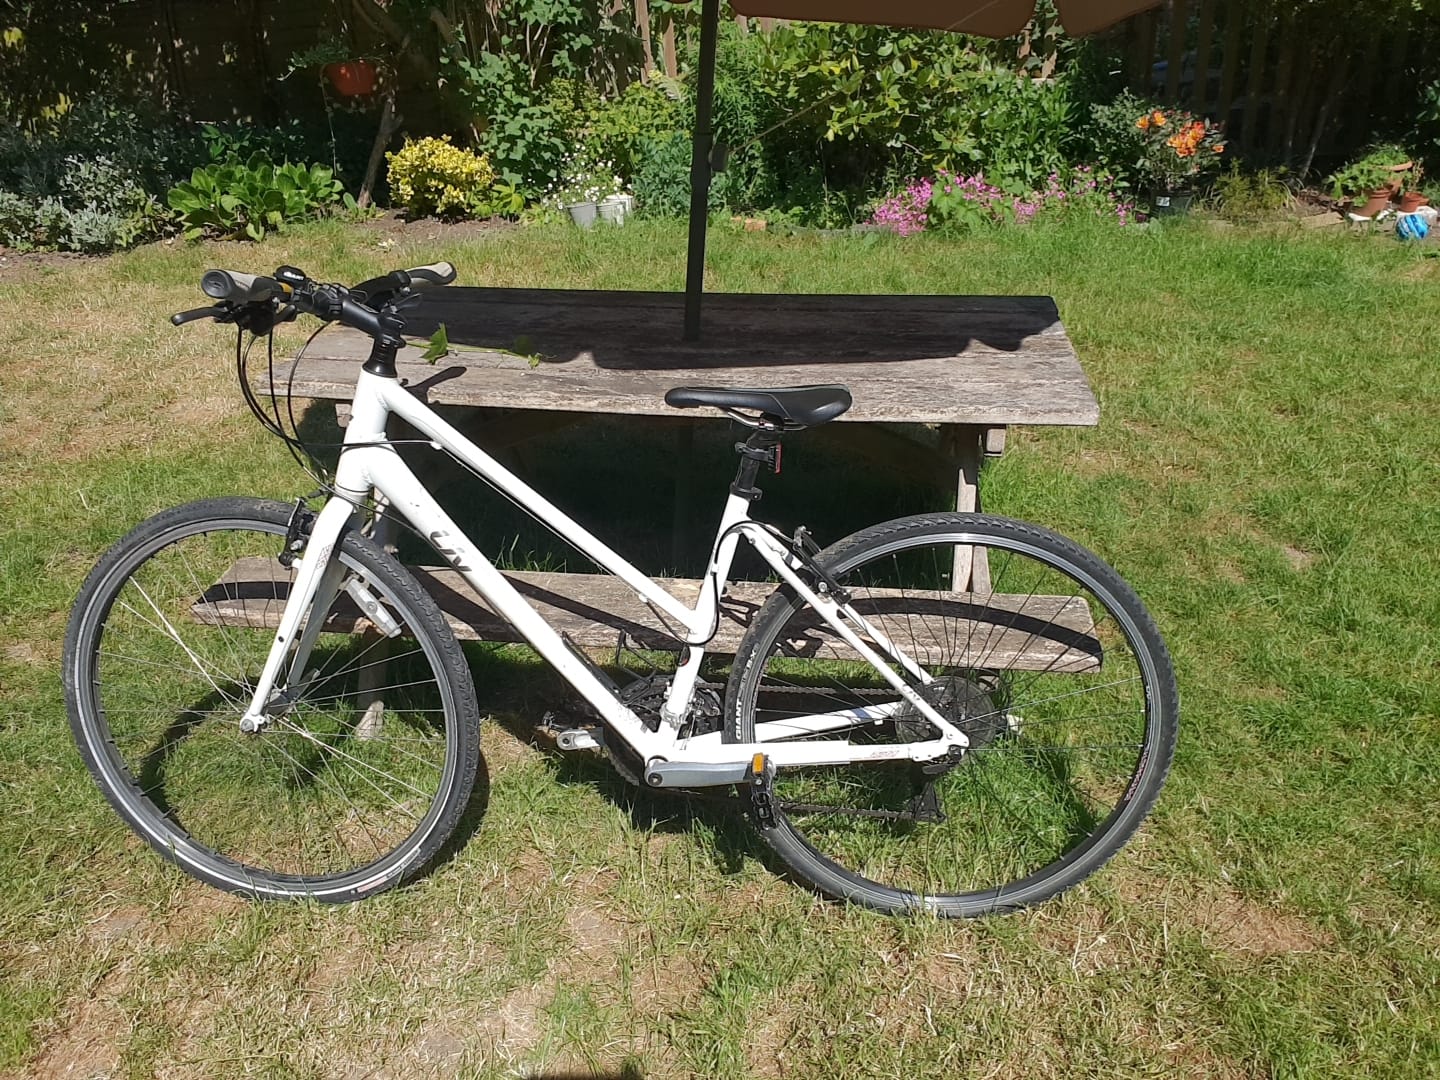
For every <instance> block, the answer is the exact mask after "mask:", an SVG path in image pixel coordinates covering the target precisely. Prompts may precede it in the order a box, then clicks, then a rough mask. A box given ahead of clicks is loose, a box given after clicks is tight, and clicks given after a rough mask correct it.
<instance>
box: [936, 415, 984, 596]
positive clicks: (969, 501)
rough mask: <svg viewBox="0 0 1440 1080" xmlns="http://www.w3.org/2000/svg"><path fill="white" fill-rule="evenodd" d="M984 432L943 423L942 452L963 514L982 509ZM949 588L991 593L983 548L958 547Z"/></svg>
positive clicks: (957, 505) (959, 590) (965, 426)
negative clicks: (948, 463)
mask: <svg viewBox="0 0 1440 1080" xmlns="http://www.w3.org/2000/svg"><path fill="white" fill-rule="evenodd" d="M985 431H986V429H985V428H977V427H973V426H971V425H969V424H943V425H941V428H940V453H941V454H942V455H943V456H944V457H945V458H946V459H947V460H948V461H949V462H950V463H951V464H952V466H953V468H954V469H955V472H956V484H955V509H956V510H957V511H958V512H960V513H978V512H979V510H980V462H981V460H982V459H983V457H984V451H985ZM950 587H951V588H952V589H953V590H954V591H955V592H976V593H988V592H989V591H990V562H989V559H988V558H987V555H986V552H985V550H984V549H983V548H975V547H972V546H970V545H969V544H957V545H956V546H955V561H954V565H953V567H952V569H951V574H950Z"/></svg>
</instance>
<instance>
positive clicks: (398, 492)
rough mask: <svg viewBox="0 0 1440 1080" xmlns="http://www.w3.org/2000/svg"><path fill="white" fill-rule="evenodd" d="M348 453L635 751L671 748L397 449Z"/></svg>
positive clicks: (650, 754)
mask: <svg viewBox="0 0 1440 1080" xmlns="http://www.w3.org/2000/svg"><path fill="white" fill-rule="evenodd" d="M350 455H354V456H357V457H359V458H360V459H361V462H360V463H363V468H364V470H365V473H366V476H367V478H368V479H369V481H370V484H371V486H373V487H375V488H376V489H377V490H379V491H380V493H381V494H383V495H384V496H385V497H386V498H387V499H389V500H390V506H391V508H392V509H394V510H395V511H397V512H398V513H399V514H400V515H401V516H402V517H404V518H405V519H406V520H408V521H409V522H410V523H411V524H412V525H414V526H415V528H416V529H418V530H419V531H420V533H421V534H422V535H423V536H424V537H425V538H426V540H428V541H429V543H430V545H431V546H432V547H434V548H435V550H436V551H437V552H439V553H440V554H441V555H443V556H444V557H445V559H446V560H447V561H448V562H449V563H450V565H451V566H453V567H454V568H455V569H456V570H458V571H459V572H460V573H461V574H462V575H463V576H464V578H465V580H466V581H468V582H469V583H470V584H471V585H472V586H473V587H474V589H475V591H476V592H478V593H479V594H480V595H481V596H482V597H484V598H485V602H486V603H487V604H489V605H490V606H491V607H492V608H493V609H494V610H495V611H496V613H498V614H499V615H500V616H501V617H502V618H504V619H505V621H506V622H508V623H510V625H511V626H513V627H514V628H515V629H516V630H517V631H519V633H520V636H521V637H523V638H524V639H525V640H526V641H527V642H529V643H530V644H531V645H532V646H533V647H534V649H535V651H536V652H538V653H539V654H540V655H541V656H543V657H544V658H545V659H546V660H547V661H549V662H550V664H551V665H553V666H554V668H555V670H557V671H558V672H560V674H561V675H562V676H563V677H564V678H565V680H566V681H567V682H568V683H570V685H571V686H573V687H575V689H576V690H578V691H579V692H580V694H581V695H582V696H583V697H584V698H585V700H586V701H588V702H589V703H590V704H591V705H593V706H594V707H595V709H596V711H597V712H599V713H600V715H601V716H603V717H604V718H605V720H606V721H607V722H609V723H610V725H611V726H612V727H614V728H615V730H616V731H618V732H620V733H621V734H622V735H623V736H624V738H625V741H626V742H628V743H630V744H631V746H633V747H634V749H635V751H636V752H637V753H639V754H641V755H642V756H644V757H646V758H649V757H653V756H659V755H663V754H665V753H666V752H667V751H668V750H669V749H670V745H671V740H669V739H666V738H663V737H661V736H659V735H657V734H655V733H654V732H651V731H650V730H649V729H648V728H646V727H645V725H644V724H643V723H641V721H640V719H639V718H638V717H637V716H636V715H635V714H634V713H633V712H631V711H630V710H629V709H628V708H626V707H625V706H624V705H622V704H621V703H620V702H619V701H618V700H617V699H616V698H615V695H614V694H612V693H611V692H610V690H609V688H608V687H606V686H605V684H604V683H602V682H601V681H600V680H599V679H597V678H596V677H595V674H594V673H593V672H592V671H591V670H590V668H589V666H588V665H586V664H585V663H584V662H583V661H582V660H580V659H579V658H578V657H577V656H576V655H575V654H574V653H573V652H571V651H570V647H569V646H568V645H566V644H565V642H564V640H563V639H562V638H561V637H560V635H559V634H558V633H557V632H556V631H555V629H554V628H553V627H551V626H550V624H549V623H547V622H546V621H545V620H544V618H542V617H541V615H540V613H539V612H538V611H536V610H535V609H534V608H533V607H531V606H530V605H529V603H527V602H526V600H525V598H524V597H523V596H521V595H520V594H519V592H517V591H516V589H515V586H513V585H511V584H510V582H509V581H507V580H506V579H505V575H504V574H502V573H500V571H499V570H497V569H495V566H494V565H493V564H492V563H491V562H490V560H489V559H487V558H486V557H485V555H484V553H483V552H481V551H480V549H479V548H477V547H475V545H474V544H472V543H471V542H470V539H469V538H468V537H467V536H466V535H465V533H464V532H462V531H461V529H460V526H458V525H457V524H455V522H454V521H453V520H452V519H451V518H450V516H449V515H448V514H446V513H445V511H444V510H442V509H441V508H440V504H439V503H437V502H436V501H435V500H434V499H433V498H432V497H431V496H430V493H429V492H427V491H426V490H425V489H424V487H423V486H422V485H421V484H420V482H419V481H418V480H417V479H416V478H415V474H414V473H412V472H411V471H410V468H409V466H408V465H406V464H405V462H404V461H402V460H401V459H400V456H399V455H398V454H396V453H394V452H393V451H392V450H390V449H388V448H378V447H377V448H373V449H372V448H364V449H358V450H352V451H350V452H349V455H347V456H350Z"/></svg>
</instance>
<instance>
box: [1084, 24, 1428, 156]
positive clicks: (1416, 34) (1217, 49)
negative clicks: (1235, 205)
mask: <svg viewBox="0 0 1440 1080" xmlns="http://www.w3.org/2000/svg"><path fill="white" fill-rule="evenodd" d="M1426 38H1427V35H1426V34H1425V33H1424V32H1423V28H1422V25H1421V23H1420V17H1419V16H1418V15H1415V14H1411V15H1408V16H1405V17H1401V16H1396V17H1395V18H1394V19H1393V20H1391V21H1386V22H1374V21H1366V20H1364V19H1360V18H1358V17H1357V18H1355V19H1342V18H1340V17H1338V16H1337V15H1336V13H1335V9H1334V7H1326V6H1322V5H1304V4H1300V3H1297V2H1294V0H1269V2H1266V0H1262V2H1260V3H1255V2H1253V0H1169V2H1168V3H1167V4H1165V6H1164V7H1162V8H1159V9H1157V10H1155V11H1152V12H1150V13H1148V14H1145V15H1140V16H1137V17H1135V18H1133V19H1130V20H1129V21H1128V22H1127V23H1125V24H1124V25H1122V26H1121V27H1120V28H1118V30H1117V31H1115V34H1114V37H1113V38H1112V41H1113V42H1114V43H1115V44H1116V45H1117V46H1119V48H1120V49H1121V50H1122V55H1123V56H1124V57H1125V58H1126V60H1125V64H1126V77H1127V81H1128V82H1129V84H1130V86H1131V88H1132V89H1134V90H1135V91H1137V92H1139V93H1141V94H1144V95H1146V96H1150V97H1154V98H1158V99H1160V100H1162V101H1166V102H1170V103H1173V104H1177V105H1181V106H1183V107H1185V108H1188V109H1190V110H1192V111H1194V112H1196V113H1201V114H1204V115H1206V116H1209V117H1211V118H1213V119H1216V120H1221V121H1223V122H1224V123H1225V124H1226V126H1227V128H1228V130H1229V131H1230V133H1231V136H1232V142H1233V143H1234V145H1235V146H1236V147H1237V149H1238V150H1239V151H1240V152H1241V153H1242V154H1243V155H1244V156H1245V157H1246V158H1247V159H1248V160H1250V161H1252V162H1256V163H1268V164H1283V165H1287V166H1291V167H1293V168H1295V169H1297V170H1298V171H1299V172H1301V173H1302V174H1303V173H1306V172H1308V171H1309V170H1310V168H1311V166H1312V165H1313V164H1315V163H1316V162H1324V161H1333V160H1335V159H1338V158H1342V157H1345V156H1347V155H1349V154H1351V153H1352V152H1354V151H1355V150H1356V149H1357V148H1359V147H1361V146H1363V145H1365V144H1366V143H1367V142H1371V141H1373V140H1374V139H1375V138H1376V136H1377V135H1383V134H1389V133H1391V132H1393V131H1394V129H1395V128H1396V127H1397V126H1403V124H1404V123H1405V122H1406V121H1407V120H1408V119H1409V118H1410V117H1413V115H1414V112H1415V108H1416V106H1417V104H1418V92H1417V91H1418V85H1419V82H1421V81H1423V80H1424V79H1425V78H1427V76H1426V75H1425V74H1424V73H1423V68H1424V67H1426V66H1428V67H1429V68H1430V69H1431V71H1430V74H1429V76H1428V77H1429V78H1434V77H1435V75H1436V74H1440V72H1436V71H1435V68H1436V65H1435V64H1433V63H1428V62H1427V61H1426V60H1425V55H1424V49H1425V48H1426V46H1427V45H1428V44H1429V43H1428V41H1427V40H1426ZM1417 69H1418V70H1417Z"/></svg>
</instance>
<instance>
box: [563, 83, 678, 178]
mask: <svg viewBox="0 0 1440 1080" xmlns="http://www.w3.org/2000/svg"><path fill="white" fill-rule="evenodd" d="M585 126H586V132H587V135H588V141H589V142H590V143H591V144H592V145H593V146H594V148H595V151H596V153H597V154H598V155H599V156H600V157H602V158H604V159H606V160H608V161H610V162H612V163H613V164H614V167H615V171H616V172H618V173H619V174H620V176H621V177H623V178H625V179H633V178H634V177H635V174H636V173H637V172H638V171H639V169H640V166H641V163H642V162H643V160H644V156H645V152H646V147H647V145H648V144H649V143H651V142H653V141H654V140H656V139H667V138H669V136H671V135H672V134H674V133H676V132H680V131H684V130H685V127H686V124H685V120H684V106H683V104H682V101H681V92H680V89H679V88H678V87H676V86H664V85H661V86H656V85H651V84H646V83H640V82H634V83H631V84H630V85H629V86H627V87H626V88H625V90H624V91H623V92H622V93H621V94H620V95H619V96H617V97H614V98H611V99H610V100H608V101H602V102H600V103H599V104H598V105H597V106H596V107H595V109H594V112H593V114H592V116H591V117H590V118H589V120H588V123H587V124H586V125H585Z"/></svg>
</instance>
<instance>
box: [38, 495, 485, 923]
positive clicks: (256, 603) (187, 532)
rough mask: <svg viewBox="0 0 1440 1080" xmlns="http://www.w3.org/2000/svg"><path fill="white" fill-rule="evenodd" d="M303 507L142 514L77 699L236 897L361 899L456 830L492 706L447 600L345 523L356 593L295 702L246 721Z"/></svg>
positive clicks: (86, 612) (248, 502)
mask: <svg viewBox="0 0 1440 1080" xmlns="http://www.w3.org/2000/svg"><path fill="white" fill-rule="evenodd" d="M292 511H293V508H292V507H289V506H285V505H282V504H279V503H272V502H263V501H260V500H255V499H246V498H227V499H214V500H208V501H203V502H196V503H190V504H187V505H184V506H178V507H174V508H172V509H169V510H166V511H163V512H161V513H159V514H157V515H155V516H154V517H152V518H150V519H148V520H147V521H145V522H143V523H141V524H140V525H139V526H137V527H136V528H135V529H134V530H133V531H132V532H131V533H130V534H129V535H128V536H126V537H125V538H123V539H122V540H121V541H119V543H117V544H116V545H115V546H114V547H112V548H111V549H110V551H109V552H107V553H106V554H105V555H104V557H102V558H101V560H100V562H99V563H98V564H97V566H96V567H95V569H94V570H93V571H92V572H91V573H90V575H89V576H88V577H87V579H86V581H85V583H84V585H83V586H82V588H81V590H80V594H79V596H78V598H77V600H76V602H75V606H74V608H73V610H72V612H71V616H70V621H69V626H68V628H67V631H66V637H65V652H64V661H63V662H64V686H65V700H66V705H67V708H68V711H69V715H70V724H71V730H72V733H73V734H74V737H75V740H76V744H77V746H78V747H79V750H80V753H81V756H82V757H83V759H84V761H85V764H86V766H87V768H88V769H89V770H90V772H91V774H92V776H93V777H94V778H95V781H96V783H97V784H98V785H99V787H100V790H101V791H102V792H103V793H104V794H105V797H106V798H107V799H108V800H109V802H110V804H111V805H112V806H113V807H114V809H115V810H116V811H117V812H118V813H119V814H120V816H121V817H122V818H123V819H124V820H125V822H126V823H127V824H128V825H129V826H130V827H131V828H132V829H133V830H134V831H135V832H136V833H138V834H139V835H140V836H141V837H143V838H144V839H145V840H146V841H147V842H148V843H149V844H150V845H151V846H152V847H153V848H155V850H156V851H158V852H159V853H160V854H161V855H163V856H164V857H165V858H167V859H169V860H170V861H172V862H174V863H176V864H178V865H179V866H181V867H182V868H183V869H184V870H186V871H187V872H188V873H190V874H192V875H193V876H195V877H197V878H200V879H201V880H203V881H206V882H208V883H209V884H211V885H214V886H217V887H218V888H221V889H225V890H228V891H232V892H238V893H243V894H246V895H249V896H252V897H256V898H267V899H286V898H309V899H314V900H319V901H323V902H331V903H344V902H348V901H352V900H356V899H359V898H361V897H364V896H369V895H373V894H374V893H377V892H380V891H382V890H384V889H386V888H389V887H391V886H393V885H395V884H397V883H398V882H400V881H402V880H405V879H407V878H409V877H412V876H413V875H415V874H416V873H418V872H419V871H420V870H421V869H422V868H424V867H425V866H426V865H427V864H428V863H429V862H430V861H431V860H432V859H433V857H434V856H435V854H436V853H437V851H438V850H439V848H440V847H441V845H442V844H444V842H445V840H446V839H447V838H448V837H449V836H450V835H451V834H452V833H453V832H454V830H455V828H456V827H457V825H458V824H459V821H460V817H461V815H462V813H463V812H464V810H465V807H466V804H467V803H468V801H469V798H470V793H471V790H472V788H473V786H474V783H475V777H476V773H477V770H478V768H479V764H480V749H479V710H478V706H477V704H476V700H475V689H474V684H473V681H472V679H471V676H470V672H469V669H468V667H467V666H466V662H465V658H464V655H463V653H462V652H461V650H460V646H459V644H458V643H457V642H456V640H455V637H454V634H453V633H452V632H451V630H450V628H449V626H448V625H447V624H446V622H445V619H444V617H443V616H442V615H441V614H440V611H439V608H438V607H437V606H436V604H435V602H434V600H433V599H432V598H431V597H430V596H429V595H428V594H427V593H426V592H425V591H424V590H423V589H422V588H421V587H420V586H419V585H418V584H417V583H416V581H415V579H414V577H413V576H412V575H411V574H410V573H409V572H408V571H407V570H405V569H404V568H403V567H402V566H401V565H400V564H399V563H398V562H397V561H396V560H395V559H394V558H393V557H392V556H390V555H388V554H386V553H385V552H384V551H383V550H382V549H381V548H379V547H378V546H377V545H376V544H374V543H373V542H372V541H370V540H369V539H367V538H365V537H363V536H361V535H360V534H359V533H357V532H355V531H353V530H347V532H346V534H345V535H344V536H343V537H342V540H341V543H340V544H339V545H337V548H336V551H337V555H336V557H337V558H339V559H340V560H341V563H342V564H343V566H344V569H345V574H346V578H345V583H347V585H348V583H349V582H351V581H353V582H355V583H357V585H356V586H353V587H354V588H357V591H356V592H351V591H348V589H347V588H344V587H342V589H341V590H340V591H339V592H338V593H337V597H336V601H335V603H334V605H332V607H331V609H330V610H329V611H328V612H327V613H326V616H325V617H326V623H325V624H323V625H324V626H325V630H324V631H323V632H322V633H321V634H320V636H319V638H318V640H317V641H316V644H315V646H314V651H313V652H312V654H311V658H310V662H309V663H308V664H307V665H306V666H307V668H308V669H309V670H307V671H305V672H303V673H302V679H301V685H300V687H299V688H291V692H292V693H293V694H294V695H295V696H294V700H293V701H289V702H288V703H286V704H285V705H283V706H279V707H277V708H276V709H275V710H274V711H273V715H272V719H271V721H270V723H269V724H268V725H267V727H266V728H265V729H264V730H263V731H261V732H259V733H256V734H244V733H242V732H241V731H240V729H239V724H238V719H239V716H240V714H241V713H243V711H244V709H245V707H246V706H247V705H248V704H249V700H250V694H249V693H248V692H247V686H248V687H253V678H254V676H256V675H257V674H258V673H259V670H260V667H261V665H262V664H263V662H264V659H265V656H266V654H267V652H268V650H269V648H270V643H271V641H272V640H273V638H274V626H275V622H276V620H277V619H278V615H279V611H280V609H281V608H282V607H283V600H284V596H285V590H286V589H287V587H288V584H289V580H290V578H291V577H292V576H293V573H294V568H293V567H291V568H286V567H285V566H284V565H283V563H282V562H281V561H280V560H279V559H278V556H279V554H280V552H281V550H282V548H283V547H284V546H285V535H286V526H287V523H288V522H289V520H290V516H291V513H292ZM242 560H245V561H242ZM267 575H268V576H267ZM360 589H363V590H364V591H358V590H360ZM357 597H358V599H359V600H365V599H367V598H368V599H370V600H374V601H378V603H379V605H380V608H383V612H381V611H380V610H379V609H373V610H372V611H371V613H370V614H371V615H372V616H373V618H367V617H365V615H362V613H361V608H362V606H363V605H360V604H359V603H358V600H357V599H356V598H357ZM375 619H379V620H380V622H376V621H375ZM387 620H388V622H389V626H388V627H387V629H392V630H397V631H398V632H397V633H396V634H395V635H393V636H391V635H387V634H385V633H382V632H380V630H379V629H377V627H379V626H381V624H382V623H385V622H386V621H387ZM397 642H400V643H403V645H402V644H396V643H397ZM385 684H388V685H385ZM278 689H280V690H281V691H284V690H285V689H286V688H283V687H282V688H278ZM292 846H293V848H294V850H293V851H292V850H289V849H290V848H291V847H292Z"/></svg>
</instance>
